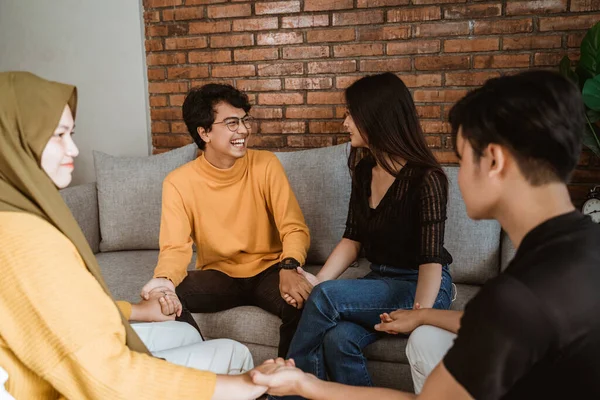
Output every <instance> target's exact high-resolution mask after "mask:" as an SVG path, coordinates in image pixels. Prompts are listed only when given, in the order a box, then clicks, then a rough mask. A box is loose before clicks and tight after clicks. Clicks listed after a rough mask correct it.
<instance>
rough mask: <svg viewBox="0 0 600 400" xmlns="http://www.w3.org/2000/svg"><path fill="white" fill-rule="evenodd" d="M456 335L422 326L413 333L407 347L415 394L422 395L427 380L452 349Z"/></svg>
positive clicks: (436, 328) (432, 327)
mask: <svg viewBox="0 0 600 400" xmlns="http://www.w3.org/2000/svg"><path fill="white" fill-rule="evenodd" d="M454 338H456V335H455V334H454V333H452V332H448V331H446V330H444V329H441V328H438V327H435V326H430V325H421V326H420V327H418V328H417V329H415V330H414V331H413V333H412V334H411V335H410V337H409V338H408V344H407V345H406V357H407V358H408V363H409V364H410V373H411V375H412V379H413V384H414V387H415V393H416V394H419V393H421V390H423V385H424V384H425V380H426V379H427V377H428V376H429V374H430V373H431V371H433V369H434V368H435V367H436V366H437V365H438V364H439V363H440V361H442V359H443V358H444V356H445V355H446V353H447V352H448V350H450V348H451V347H452V344H453V343H454Z"/></svg>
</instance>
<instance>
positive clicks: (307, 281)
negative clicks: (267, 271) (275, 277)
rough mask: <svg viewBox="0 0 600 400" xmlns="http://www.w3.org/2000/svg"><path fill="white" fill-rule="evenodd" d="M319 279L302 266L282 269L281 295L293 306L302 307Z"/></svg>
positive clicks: (280, 274) (280, 280)
mask: <svg viewBox="0 0 600 400" xmlns="http://www.w3.org/2000/svg"><path fill="white" fill-rule="evenodd" d="M317 284H319V280H318V279H317V277H316V276H314V275H313V274H311V273H309V272H306V271H304V270H303V269H302V267H298V268H296V269H295V270H293V269H282V270H281V271H279V292H280V293H281V297H282V298H283V299H284V300H285V301H286V302H287V303H288V304H289V305H291V306H293V307H296V308H302V307H303V306H304V302H305V301H306V299H308V296H309V295H310V292H312V289H313V287H314V286H315V285H317Z"/></svg>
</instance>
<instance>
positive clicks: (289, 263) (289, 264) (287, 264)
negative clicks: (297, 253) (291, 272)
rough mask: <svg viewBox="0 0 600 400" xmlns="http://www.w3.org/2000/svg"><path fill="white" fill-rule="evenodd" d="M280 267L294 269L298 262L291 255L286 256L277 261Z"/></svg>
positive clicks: (298, 264)
mask: <svg viewBox="0 0 600 400" xmlns="http://www.w3.org/2000/svg"><path fill="white" fill-rule="evenodd" d="M279 266H280V268H281V269H296V268H298V267H300V262H299V261H298V260H296V259H295V258H292V257H287V258H284V259H283V260H281V262H280V263H279Z"/></svg>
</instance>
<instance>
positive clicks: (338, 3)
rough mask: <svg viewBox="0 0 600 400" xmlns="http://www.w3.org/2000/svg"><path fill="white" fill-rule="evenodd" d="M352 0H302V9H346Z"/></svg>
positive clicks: (351, 4)
mask: <svg viewBox="0 0 600 400" xmlns="http://www.w3.org/2000/svg"><path fill="white" fill-rule="evenodd" d="M353 6H354V0H304V11H325V10H347V9H349V8H352V7H353Z"/></svg>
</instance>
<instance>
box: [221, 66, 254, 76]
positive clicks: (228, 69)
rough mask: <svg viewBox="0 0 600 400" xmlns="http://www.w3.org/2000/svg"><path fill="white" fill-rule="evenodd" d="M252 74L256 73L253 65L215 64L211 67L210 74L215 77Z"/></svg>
mask: <svg viewBox="0 0 600 400" xmlns="http://www.w3.org/2000/svg"><path fill="white" fill-rule="evenodd" d="M254 75H256V68H255V67H254V65H215V66H213V67H212V76H214V77H215V78H228V77H236V76H254Z"/></svg>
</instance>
